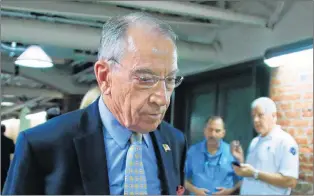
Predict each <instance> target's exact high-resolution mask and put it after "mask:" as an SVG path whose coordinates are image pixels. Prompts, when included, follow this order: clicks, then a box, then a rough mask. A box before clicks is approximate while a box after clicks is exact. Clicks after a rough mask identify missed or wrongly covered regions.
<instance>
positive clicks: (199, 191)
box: [184, 180, 209, 195]
mask: <svg viewBox="0 0 314 196" xmlns="http://www.w3.org/2000/svg"><path fill="white" fill-rule="evenodd" d="M184 186H185V187H186V189H187V190H188V191H190V192H192V193H194V194H195V195H208V194H209V190H207V189H204V188H198V187H196V186H194V185H193V184H192V183H190V182H189V181H188V180H185V183H184Z"/></svg>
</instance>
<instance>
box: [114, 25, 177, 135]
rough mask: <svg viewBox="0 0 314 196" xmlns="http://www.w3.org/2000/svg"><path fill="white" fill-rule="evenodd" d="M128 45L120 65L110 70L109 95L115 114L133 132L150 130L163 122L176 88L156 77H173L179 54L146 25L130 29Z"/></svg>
mask: <svg viewBox="0 0 314 196" xmlns="http://www.w3.org/2000/svg"><path fill="white" fill-rule="evenodd" d="M127 43H128V44H127V47H126V49H125V51H126V52H125V54H124V56H123V57H122V60H121V61H120V62H118V63H119V65H113V66H119V68H117V69H115V68H114V67H113V68H112V69H113V70H111V90H110V96H111V98H112V100H113V104H114V106H113V107H114V108H115V110H116V111H115V113H116V114H115V116H116V117H117V118H118V120H119V121H120V123H122V124H123V125H124V126H125V127H127V128H129V129H130V130H133V131H138V132H142V133H145V132H149V131H153V130H155V129H156V128H157V126H158V125H159V124H160V123H161V121H162V119H163V117H164V115H165V112H166V110H167V108H168V106H169V103H170V96H171V94H172V92H173V90H174V87H170V88H169V87H167V85H165V81H163V80H162V81H159V82H157V83H154V78H156V77H157V78H158V77H161V78H165V77H168V78H169V79H173V78H174V77H175V76H176V72H177V56H176V50H175V46H174V44H173V42H172V41H171V40H170V39H167V38H166V37H164V36H162V35H158V34H157V33H152V32H146V31H145V30H144V29H143V28H139V27H134V28H132V27H131V28H130V29H129V30H128V33H127Z"/></svg>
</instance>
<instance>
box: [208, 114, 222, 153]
mask: <svg viewBox="0 0 314 196" xmlns="http://www.w3.org/2000/svg"><path fill="white" fill-rule="evenodd" d="M204 135H205V138H206V140H207V144H208V145H210V146H213V147H214V146H218V145H219V140H220V139H222V138H224V137H225V129H224V124H223V121H222V120H221V119H216V120H213V121H211V122H208V123H207V125H206V127H205V129H204Z"/></svg>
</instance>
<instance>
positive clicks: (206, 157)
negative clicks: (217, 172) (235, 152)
mask: <svg viewBox="0 0 314 196" xmlns="http://www.w3.org/2000/svg"><path fill="white" fill-rule="evenodd" d="M221 156H222V152H221V153H220V155H219V157H218V161H217V163H216V165H214V164H210V163H209V162H210V161H209V160H208V159H209V158H208V155H207V154H205V160H206V162H205V165H206V166H220V159H221Z"/></svg>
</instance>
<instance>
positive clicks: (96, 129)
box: [74, 99, 110, 195]
mask: <svg viewBox="0 0 314 196" xmlns="http://www.w3.org/2000/svg"><path fill="white" fill-rule="evenodd" d="M80 133H81V134H80V135H79V136H78V137H76V138H75V139H74V145H75V149H76V152H77V157H78V162H79V167H80V172H81V176H82V181H83V187H84V190H85V192H86V194H87V195H110V189H109V178H108V170H107V160H106V153H105V145H104V137H103V132H102V123H101V119H100V115H99V110H98V99H97V100H96V101H95V102H94V103H93V104H91V105H90V106H89V107H88V108H87V109H86V111H85V113H84V114H83V116H82V119H81V125H80Z"/></svg>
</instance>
